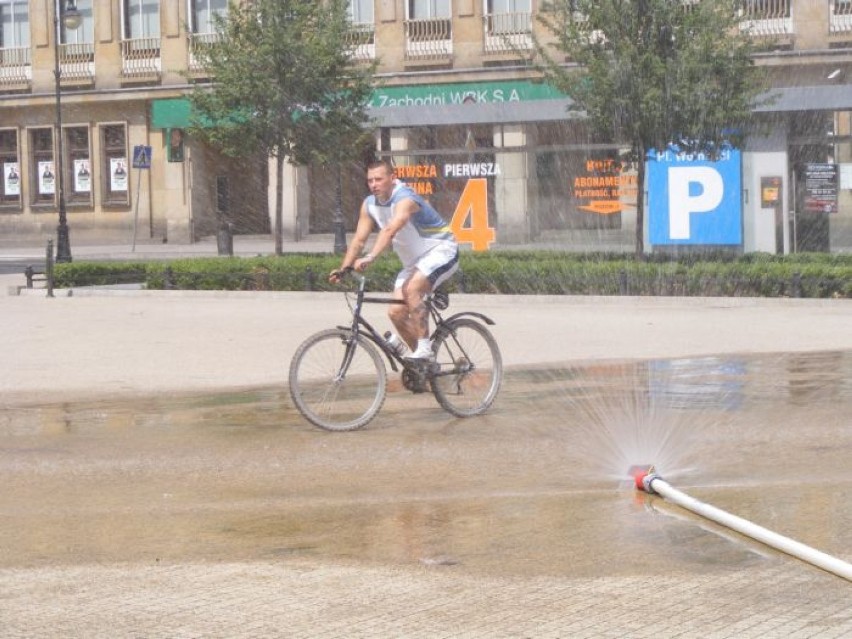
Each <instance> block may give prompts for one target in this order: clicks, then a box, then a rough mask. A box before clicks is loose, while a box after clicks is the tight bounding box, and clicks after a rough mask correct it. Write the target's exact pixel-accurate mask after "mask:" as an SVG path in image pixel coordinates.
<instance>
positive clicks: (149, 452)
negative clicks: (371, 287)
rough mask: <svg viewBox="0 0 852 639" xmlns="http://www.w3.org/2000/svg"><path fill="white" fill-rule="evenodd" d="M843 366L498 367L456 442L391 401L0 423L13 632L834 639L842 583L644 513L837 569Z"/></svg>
mask: <svg viewBox="0 0 852 639" xmlns="http://www.w3.org/2000/svg"><path fill="white" fill-rule="evenodd" d="M850 415H852V352H850V351H845V350H841V351H822V352H809V353H788V354H750V355H745V354H743V355H731V354H728V355H720V356H709V355H702V356H695V357H689V358H677V359H655V360H639V361H625V362H613V361H608V362H600V363H596V364H591V365H587V366H580V365H576V364H568V363H564V364H553V363H550V364H546V365H538V366H532V365H523V366H512V367H510V369H509V371H508V375H507V377H506V380H505V382H504V387H503V389H502V391H501V394H500V396H499V398H498V400H497V402H496V403H495V405H494V407H493V408H492V410H491V411H490V412H489V413H488V414H486V415H484V416H482V417H478V418H473V419H469V420H459V419H455V418H452V417H451V416H449V415H448V414H446V413H445V412H444V411H442V410H441V409H440V407H439V406H438V405H437V403H436V402H435V401H434V398H432V397H431V396H430V395H418V396H414V395H411V394H408V393H406V392H394V393H392V394H391V395H390V397H389V399H388V401H387V402H386V404H385V406H384V408H383V409H382V412H381V413H380V415H379V416H378V417H377V419H376V420H375V421H374V422H372V423H371V424H370V425H368V426H367V428H365V429H364V430H361V431H356V432H352V433H326V432H323V431H320V430H318V429H316V428H313V427H311V426H310V425H309V424H308V423H307V422H305V421H304V420H303V419H302V418H301V417H300V416H299V415H298V414H297V413H296V412H295V411H294V409H293V407H292V405H291V403H290V400H289V398H288V397H287V396H286V393H285V392H284V391H283V389H282V388H281V387H280V385H277V386H275V387H256V388H253V389H247V390H244V391H233V392H225V393H215V394H210V393H194V394H183V395H181V394H170V395H163V394H157V395H144V396H139V397H135V398H133V399H127V398H123V399H121V400H111V401H110V400H97V401H95V400H92V401H88V402H73V403H56V404H45V403H41V404H38V403H28V404H10V405H6V406H4V407H0V438H1V439H2V447H0V485H2V487H3V489H2V491H0V593H2V594H0V601H2V604H0V628H3V629H4V630H2V631H0V634H2V635H3V636H14V637H17V636H22V637H23V636H60V635H61V636H148V637H150V636H172V637H173V636H181V637H196V636H222V637H225V636H247V637H248V636H298V637H352V636H360V637H372V636H412V637H577V636H588V637H599V636H606V637H608V636H612V637H650V636H655V637H660V636H665V637H675V636H682V637H698V636H701V637H842V636H850V635H852V612H850V608H849V606H848V601H849V596H850V593H852V590H850V589H852V584H849V583H848V582H847V581H844V580H843V579H840V578H838V577H836V576H833V575H830V574H828V573H825V572H823V571H821V570H819V569H817V568H814V567H812V566H809V565H807V564H804V563H802V562H800V561H798V560H795V559H793V558H790V557H787V556H785V555H781V554H779V553H777V552H775V551H773V550H770V549H768V548H766V547H764V546H761V545H759V544H757V543H755V542H752V541H750V540H748V539H745V538H743V537H741V536H739V535H737V534H735V533H733V532H730V531H727V530H725V529H723V528H721V527H719V526H717V525H715V524H712V523H710V522H707V521H704V520H701V519H700V518H698V517H696V516H694V515H692V514H690V513H688V512H686V511H683V510H681V509H679V508H677V507H674V506H671V505H669V504H666V503H665V502H664V501H663V500H661V499H660V498H658V497H654V496H649V495H645V494H642V493H637V492H636V491H635V490H634V489H633V488H632V486H631V485H630V483H629V482H628V481H627V478H626V476H625V473H626V470H627V468H628V467H629V466H630V465H632V464H643V463H653V464H655V465H656V466H657V470H658V471H659V473H660V474H661V475H662V476H663V477H665V478H666V479H667V480H669V481H670V483H672V484H673V485H675V486H676V487H678V488H679V489H681V490H684V491H685V492H687V493H689V494H690V495H692V496H694V497H696V498H698V499H702V500H705V501H707V502H708V503H711V504H713V505H715V506H717V507H719V508H723V509H726V510H729V511H730V512H732V513H735V514H737V515H739V516H741V517H744V518H746V519H749V520H752V521H754V522H755V523H759V524H760V525H762V526H765V527H767V528H770V529H772V530H775V531H776V532H779V533H781V534H784V535H787V536H790V537H792V538H794V539H796V540H798V541H800V542H803V543H806V544H809V545H812V546H814V547H815V548H818V549H819V550H822V551H824V552H827V553H829V554H834V555H836V556H838V557H839V558H841V559H844V560H846V561H852V500H850V499H849V494H850V484H852V470H850V469H852V465H850V461H849V460H850V458H852V423H850Z"/></svg>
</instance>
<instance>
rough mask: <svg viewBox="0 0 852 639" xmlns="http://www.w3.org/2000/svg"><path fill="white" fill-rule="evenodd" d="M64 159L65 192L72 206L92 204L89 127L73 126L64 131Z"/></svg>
mask: <svg viewBox="0 0 852 639" xmlns="http://www.w3.org/2000/svg"><path fill="white" fill-rule="evenodd" d="M64 134H65V144H64V147H65V150H66V156H67V157H66V158H65V160H66V161H65V163H64V165H65V166H66V167H68V172H69V173H70V175H66V176H65V185H66V187H65V192H66V193H67V194H68V201H69V203H72V204H91V203H92V159H91V153H90V151H89V127H85V126H75V127H68V128H67V129H65V130H64Z"/></svg>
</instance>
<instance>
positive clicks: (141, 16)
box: [122, 0, 160, 40]
mask: <svg viewBox="0 0 852 639" xmlns="http://www.w3.org/2000/svg"><path fill="white" fill-rule="evenodd" d="M122 10H123V13H124V39H125V40H136V39H139V38H159V37H160V2H159V0H124V4H123V5H122Z"/></svg>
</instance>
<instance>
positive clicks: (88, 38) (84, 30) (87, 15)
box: [62, 0, 95, 44]
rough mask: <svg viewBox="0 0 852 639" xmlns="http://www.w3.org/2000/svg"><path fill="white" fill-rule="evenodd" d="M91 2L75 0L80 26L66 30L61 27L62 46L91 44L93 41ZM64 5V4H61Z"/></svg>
mask: <svg viewBox="0 0 852 639" xmlns="http://www.w3.org/2000/svg"><path fill="white" fill-rule="evenodd" d="M92 2H93V0H77V10H78V11H79V12H80V18H81V19H82V20H81V22H80V26H79V27H77V28H76V29H67V28H66V27H65V25H62V43H63V44H92V43H94V41H95V20H94V16H93V14H92ZM63 4H64V3H63Z"/></svg>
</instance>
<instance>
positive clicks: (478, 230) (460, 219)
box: [450, 178, 497, 251]
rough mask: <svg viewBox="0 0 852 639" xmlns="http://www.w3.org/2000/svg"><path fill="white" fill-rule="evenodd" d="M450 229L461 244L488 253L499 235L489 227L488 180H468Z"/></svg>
mask: <svg viewBox="0 0 852 639" xmlns="http://www.w3.org/2000/svg"><path fill="white" fill-rule="evenodd" d="M450 228H451V229H452V231H453V233H454V234H455V236H456V239H457V240H458V241H459V243H460V244H470V245H472V247H473V250H474V251H487V250H488V248H489V247H490V246H491V243H492V242H493V241H494V239H495V237H496V236H497V233H496V232H495V231H494V228H493V227H491V226H489V225H488V180H486V179H485V178H475V179H472V180H468V181H467V184H466V185H465V187H464V191H463V192H462V195H461V199H459V203H458V204H457V205H456V210H455V212H454V213H453V221H452V222H450Z"/></svg>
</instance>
